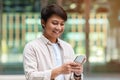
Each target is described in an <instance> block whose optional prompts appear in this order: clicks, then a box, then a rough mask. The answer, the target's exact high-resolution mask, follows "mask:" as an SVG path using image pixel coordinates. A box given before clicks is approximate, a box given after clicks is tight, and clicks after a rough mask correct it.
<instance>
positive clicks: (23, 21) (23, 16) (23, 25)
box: [21, 14, 26, 46]
mask: <svg viewBox="0 0 120 80" xmlns="http://www.w3.org/2000/svg"><path fill="white" fill-rule="evenodd" d="M25 19H26V15H25V14H22V15H21V20H22V21H21V29H22V31H21V38H22V39H21V40H22V41H21V43H22V46H24V45H25V34H26V25H25V24H26V23H25Z"/></svg>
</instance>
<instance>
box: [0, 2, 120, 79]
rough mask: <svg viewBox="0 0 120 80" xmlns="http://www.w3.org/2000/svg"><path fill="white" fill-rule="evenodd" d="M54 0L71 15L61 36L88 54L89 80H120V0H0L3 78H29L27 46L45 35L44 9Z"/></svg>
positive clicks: (77, 49) (0, 68) (1, 73)
mask: <svg viewBox="0 0 120 80" xmlns="http://www.w3.org/2000/svg"><path fill="white" fill-rule="evenodd" d="M52 3H56V4H58V5H60V6H62V7H63V8H64V9H65V10H66V12H67V14H68V20H67V22H66V24H65V32H64V33H63V35H62V36H61V38H62V39H63V40H65V41H67V42H69V43H70V44H71V45H72V47H73V48H74V51H75V53H76V55H78V54H83V55H86V57H87V62H86V63H85V65H84V74H85V77H86V79H85V80H87V78H88V80H120V77H119V76H120V36H119V34H120V6H119V4H120V0H0V80H8V78H9V80H25V78H24V71H23V63H22V62H23V49H24V46H25V44H26V43H27V42H28V41H30V40H32V39H35V38H36V37H39V36H40V35H41V33H42V27H41V23H40V11H41V8H42V7H44V6H45V5H47V4H52ZM5 77H7V78H5Z"/></svg>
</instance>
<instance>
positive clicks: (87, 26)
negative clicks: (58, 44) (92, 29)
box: [84, 0, 91, 72]
mask: <svg viewBox="0 0 120 80" xmlns="http://www.w3.org/2000/svg"><path fill="white" fill-rule="evenodd" d="M90 1H91V0H84V2H85V20H86V23H85V33H86V58H87V61H86V63H87V65H86V70H87V72H89V67H90V66H89V55H90V53H89V15H90Z"/></svg>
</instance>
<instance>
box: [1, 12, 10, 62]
mask: <svg viewBox="0 0 120 80" xmlns="http://www.w3.org/2000/svg"><path fill="white" fill-rule="evenodd" d="M2 20H3V21H2V44H1V47H2V48H1V52H2V54H1V62H2V63H5V62H7V58H8V56H7V31H6V30H7V26H6V24H7V15H6V14H3V15H2Z"/></svg>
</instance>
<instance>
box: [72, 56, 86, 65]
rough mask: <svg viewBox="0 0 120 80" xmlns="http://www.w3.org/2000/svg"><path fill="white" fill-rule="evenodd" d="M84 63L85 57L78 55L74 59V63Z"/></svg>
mask: <svg viewBox="0 0 120 80" xmlns="http://www.w3.org/2000/svg"><path fill="white" fill-rule="evenodd" d="M85 61H86V56H84V55H79V56H77V57H76V58H75V60H74V62H76V63H80V64H84V63H85Z"/></svg>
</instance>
